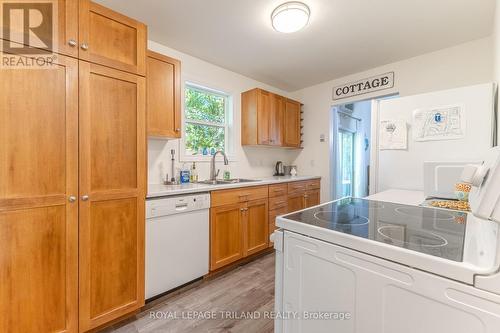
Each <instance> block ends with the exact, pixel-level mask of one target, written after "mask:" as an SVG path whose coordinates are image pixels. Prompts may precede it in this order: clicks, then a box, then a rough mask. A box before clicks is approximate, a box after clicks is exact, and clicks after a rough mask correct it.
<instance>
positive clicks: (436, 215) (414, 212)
mask: <svg viewBox="0 0 500 333" xmlns="http://www.w3.org/2000/svg"><path fill="white" fill-rule="evenodd" d="M395 210H396V212H398V213H400V214H403V215H407V216H412V217H418V218H424V219H432V220H453V219H454V218H455V216H454V215H452V214H449V213H447V212H443V211H441V210H439V209H421V208H420V207H414V208H413V207H398V208H396V209H395Z"/></svg>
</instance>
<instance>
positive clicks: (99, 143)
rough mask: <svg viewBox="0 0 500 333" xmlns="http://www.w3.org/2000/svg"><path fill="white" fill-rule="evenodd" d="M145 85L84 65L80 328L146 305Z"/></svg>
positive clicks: (121, 74) (135, 78)
mask: <svg viewBox="0 0 500 333" xmlns="http://www.w3.org/2000/svg"><path fill="white" fill-rule="evenodd" d="M145 92H146V91H145V79H144V78H143V77H140V76H137V75H133V74H128V73H124V72H121V71H117V70H114V69H111V68H107V67H103V66H98V65H94V64H90V63H88V62H84V61H80V328H81V329H82V330H88V329H91V328H95V327H98V326H100V325H102V324H104V323H107V322H109V321H111V320H113V319H115V318H118V317H121V316H123V315H125V314H128V313H130V312H133V311H135V310H136V309H138V308H140V307H141V306H142V305H143V304H144V219H145V217H144V210H145V207H144V205H145V179H146V173H145V165H146V158H145V150H146V128H145V104H146V102H145Z"/></svg>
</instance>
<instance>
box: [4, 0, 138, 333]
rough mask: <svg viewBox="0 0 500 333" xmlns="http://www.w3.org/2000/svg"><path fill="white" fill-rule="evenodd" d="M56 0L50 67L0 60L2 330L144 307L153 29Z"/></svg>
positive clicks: (91, 321)
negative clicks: (56, 44) (56, 43)
mask: <svg viewBox="0 0 500 333" xmlns="http://www.w3.org/2000/svg"><path fill="white" fill-rule="evenodd" d="M58 4H59V7H58V9H59V14H60V15H59V27H62V29H60V31H59V39H60V40H61V41H62V40H66V41H65V46H64V47H60V48H59V50H58V52H59V53H60V54H58V56H57V58H56V60H55V62H56V66H55V68H54V69H36V68H34V69H29V70H28V69H22V70H21V69H4V70H0V88H1V91H2V94H0V119H2V121H1V122H0V179H2V180H4V181H2V182H0V262H1V263H2V264H1V265H0V276H2V284H3V287H2V288H1V291H0V332H4V331H5V332H86V331H89V330H94V329H98V328H100V327H103V326H105V325H106V324H108V323H110V322H112V321H114V320H116V319H118V318H121V317H123V316H125V315H127V314H130V313H133V312H135V311H136V310H138V309H139V308H140V307H141V306H142V305H144V221H145V217H144V208H145V191H146V186H145V183H146V110H145V108H146V82H145V81H146V79H145V78H144V77H143V76H142V75H144V74H145V68H146V66H145V64H146V62H145V54H146V27H145V26H144V25H143V24H142V23H139V22H137V21H134V20H132V19H130V18H127V17H125V16H123V15H121V14H118V13H116V12H113V11H111V10H109V9H107V8H105V7H102V6H100V5H97V4H94V3H92V2H90V1H88V0H80V1H69V0H67V1H59V2H58ZM77 35H78V36H77ZM73 41H74V42H76V44H75V43H73ZM61 44H62V42H61ZM73 50H77V51H73ZM67 55H69V56H67ZM77 58H79V59H77ZM47 82H50V85H47ZM40 87H43V88H40Z"/></svg>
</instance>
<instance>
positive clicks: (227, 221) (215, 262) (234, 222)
mask: <svg viewBox="0 0 500 333" xmlns="http://www.w3.org/2000/svg"><path fill="white" fill-rule="evenodd" d="M243 210H244V208H243V207H242V205H241V204H232V205H225V206H219V207H215V208H211V209H210V270H211V271H213V270H216V269H218V268H220V267H223V266H225V265H228V264H230V263H232V262H235V261H236V260H238V259H241V258H243V242H242V240H243V239H242V236H241V235H242V228H241V215H242V213H243Z"/></svg>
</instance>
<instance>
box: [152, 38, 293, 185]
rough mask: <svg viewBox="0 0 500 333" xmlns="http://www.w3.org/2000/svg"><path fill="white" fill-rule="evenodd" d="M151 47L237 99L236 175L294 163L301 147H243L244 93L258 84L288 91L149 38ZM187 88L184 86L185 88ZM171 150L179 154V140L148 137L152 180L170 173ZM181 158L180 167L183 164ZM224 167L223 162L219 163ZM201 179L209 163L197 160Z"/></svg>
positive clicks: (268, 172)
mask: <svg viewBox="0 0 500 333" xmlns="http://www.w3.org/2000/svg"><path fill="white" fill-rule="evenodd" d="M148 46H149V48H150V49H151V50H153V51H156V52H159V53H162V54H165V55H168V56H170V57H173V58H177V59H179V60H180V61H181V62H182V66H181V67H182V79H183V84H184V81H189V82H192V83H197V84H201V85H203V86H206V87H209V88H213V89H217V90H220V91H223V92H226V93H229V94H230V95H231V96H232V99H233V103H232V104H233V112H234V114H233V120H234V121H233V122H234V136H233V138H232V140H234V147H235V151H234V160H233V161H231V162H230V165H229V170H230V171H231V174H232V176H235V177H270V176H272V175H273V173H274V165H275V163H276V161H283V162H284V163H285V164H290V163H291V162H292V161H294V160H295V159H296V157H297V156H298V154H299V151H297V150H284V149H277V148H242V147H241V138H240V123H241V121H240V114H241V102H240V94H241V93H242V92H244V91H246V90H249V89H253V88H256V87H259V88H263V89H266V90H269V91H272V92H275V93H277V94H281V95H283V96H287V95H289V94H287V93H286V92H284V91H280V90H278V89H276V88H274V87H271V86H269V85H266V84H264V83H261V82H258V81H255V80H252V79H249V78H247V77H245V76H242V75H240V74H237V73H234V72H231V71H229V70H226V69H224V68H221V67H218V66H215V65H212V64H210V63H208V62H206V61H203V60H201V59H198V58H195V57H192V56H189V55H187V54H184V53H181V52H179V51H176V50H174V49H171V48H168V47H166V46H163V45H160V44H158V43H155V42H153V41H149V43H148ZM183 90H184V89H183ZM170 149H175V150H176V155H177V157H178V156H179V140H170V141H166V140H154V139H149V140H148V163H149V168H148V169H149V172H148V183H149V184H160V183H161V182H162V179H163V177H165V174H166V173H170ZM181 164H182V163H179V160H178V159H177V166H180V165H181ZM217 165H218V167H220V168H221V169H222V168H223V165H222V163H220V162H218V163H217ZM197 166H198V173H199V178H200V180H202V179H207V178H208V177H209V163H208V162H202V163H197Z"/></svg>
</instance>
